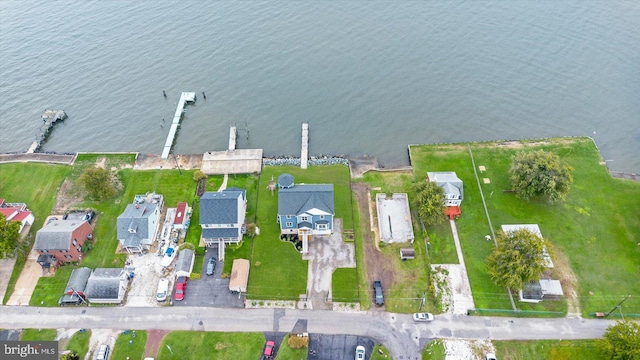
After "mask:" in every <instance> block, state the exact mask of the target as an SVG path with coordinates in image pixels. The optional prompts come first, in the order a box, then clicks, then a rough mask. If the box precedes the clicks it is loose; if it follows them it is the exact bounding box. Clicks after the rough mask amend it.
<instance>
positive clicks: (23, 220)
mask: <svg viewBox="0 0 640 360" xmlns="http://www.w3.org/2000/svg"><path fill="white" fill-rule="evenodd" d="M0 214H2V215H4V217H5V219H6V220H7V222H9V221H19V222H20V229H19V230H18V232H20V233H21V232H22V230H23V229H24V227H25V226H28V225H33V222H34V221H35V217H34V216H33V213H32V212H31V211H29V209H27V204H25V203H7V202H5V200H4V199H0Z"/></svg>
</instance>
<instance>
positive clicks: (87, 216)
mask: <svg viewBox="0 0 640 360" xmlns="http://www.w3.org/2000/svg"><path fill="white" fill-rule="evenodd" d="M94 216H96V212H95V211H93V210H90V211H89V212H87V213H86V214H84V220H85V221H87V222H91V220H92V219H93V217H94Z"/></svg>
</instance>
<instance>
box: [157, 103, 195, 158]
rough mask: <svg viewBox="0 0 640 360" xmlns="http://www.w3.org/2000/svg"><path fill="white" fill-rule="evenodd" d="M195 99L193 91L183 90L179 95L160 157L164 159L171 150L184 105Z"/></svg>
mask: <svg viewBox="0 0 640 360" xmlns="http://www.w3.org/2000/svg"><path fill="white" fill-rule="evenodd" d="M195 101H196V93H195V92H183V93H182V95H180V101H178V107H177V108H176V113H175V114H174V115H173V122H172V123H171V129H170V130H169V135H168V136H167V141H166V142H165V143H164V149H163V150H162V159H164V160H166V159H167V158H168V157H169V153H170V152H171V148H172V147H173V142H174V140H175V137H176V133H177V132H178V127H179V126H180V121H181V120H182V113H183V112H184V106H185V105H186V104H187V103H192V102H195Z"/></svg>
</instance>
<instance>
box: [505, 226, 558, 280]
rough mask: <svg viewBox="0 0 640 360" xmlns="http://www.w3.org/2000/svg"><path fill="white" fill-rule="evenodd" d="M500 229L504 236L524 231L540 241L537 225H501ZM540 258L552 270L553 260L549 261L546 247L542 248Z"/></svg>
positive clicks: (549, 257)
mask: <svg viewBox="0 0 640 360" xmlns="http://www.w3.org/2000/svg"><path fill="white" fill-rule="evenodd" d="M501 229H502V231H503V232H504V233H505V234H506V233H510V232H514V231H517V230H520V229H525V230H528V231H529V232H530V233H533V234H534V235H536V236H538V237H539V238H541V239H542V233H541V232H540V227H538V224H515V225H502V226H501ZM542 257H543V258H544V262H545V266H546V267H548V268H550V269H552V268H553V267H554V265H553V260H551V256H549V250H547V246H546V245H545V246H544V247H543V248H542Z"/></svg>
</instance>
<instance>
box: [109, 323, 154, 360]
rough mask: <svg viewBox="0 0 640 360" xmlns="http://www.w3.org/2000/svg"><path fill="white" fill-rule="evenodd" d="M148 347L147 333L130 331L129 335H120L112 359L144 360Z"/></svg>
mask: <svg viewBox="0 0 640 360" xmlns="http://www.w3.org/2000/svg"><path fill="white" fill-rule="evenodd" d="M134 335H135V337H134ZM146 345H147V332H146V331H142V330H134V331H130V332H129V333H128V334H122V333H121V334H120V335H118V339H116V345H115V346H114V347H113V355H111V358H112V359H142V358H143V357H144V350H145V346H146Z"/></svg>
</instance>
